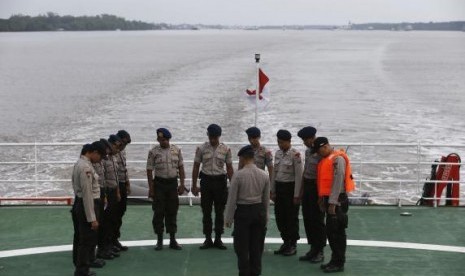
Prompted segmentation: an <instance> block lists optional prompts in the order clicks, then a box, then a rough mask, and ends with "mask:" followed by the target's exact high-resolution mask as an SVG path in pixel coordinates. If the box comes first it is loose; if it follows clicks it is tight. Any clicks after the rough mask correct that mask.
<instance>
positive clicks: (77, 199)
mask: <svg viewBox="0 0 465 276" xmlns="http://www.w3.org/2000/svg"><path fill="white" fill-rule="evenodd" d="M100 202H101V200H100V197H99V198H94V203H100ZM74 203H83V200H82V197H78V196H75V197H74Z"/></svg>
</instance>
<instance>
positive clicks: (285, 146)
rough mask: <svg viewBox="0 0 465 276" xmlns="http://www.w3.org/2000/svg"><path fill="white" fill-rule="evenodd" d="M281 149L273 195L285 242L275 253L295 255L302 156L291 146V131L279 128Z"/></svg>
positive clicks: (275, 164) (275, 169) (277, 157)
mask: <svg viewBox="0 0 465 276" xmlns="http://www.w3.org/2000/svg"><path fill="white" fill-rule="evenodd" d="M276 136H277V138H278V146H279V150H278V151H276V154H275V162H274V170H273V176H272V180H271V199H272V200H273V201H274V203H275V216H276V224H277V225H278V230H279V232H280V233H281V238H282V239H283V244H282V245H281V247H280V248H279V249H278V250H276V251H274V253H275V254H280V255H284V256H291V255H295V254H296V253H297V240H299V239H300V237H299V218H298V216H299V208H300V187H301V183H302V159H301V157H300V153H299V151H297V150H296V149H294V148H292V146H291V137H292V135H291V133H290V132H289V131H287V130H283V129H281V130H279V131H278V133H277V135H276Z"/></svg>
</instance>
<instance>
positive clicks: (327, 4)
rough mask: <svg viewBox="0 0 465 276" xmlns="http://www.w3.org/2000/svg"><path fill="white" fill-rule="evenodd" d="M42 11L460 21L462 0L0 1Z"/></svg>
mask: <svg viewBox="0 0 465 276" xmlns="http://www.w3.org/2000/svg"><path fill="white" fill-rule="evenodd" d="M48 11H51V12H55V13H58V14H60V15H97V14H102V13H106V14H113V15H118V16H122V17H125V18H126V19H131V20H142V21H146V22H155V23H159V22H165V23H175V24H177V23H191V24H196V23H203V24H225V25H291V24H338V25H339V24H347V22H349V21H351V22H353V23H368V22H429V21H434V22H438V21H454V20H465V0H0V18H8V17H10V16H11V15H12V14H25V15H38V14H44V13H46V12H48Z"/></svg>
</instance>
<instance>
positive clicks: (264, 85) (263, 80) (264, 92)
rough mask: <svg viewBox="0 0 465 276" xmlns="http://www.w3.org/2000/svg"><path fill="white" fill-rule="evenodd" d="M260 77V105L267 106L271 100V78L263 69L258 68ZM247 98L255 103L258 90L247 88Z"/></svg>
mask: <svg viewBox="0 0 465 276" xmlns="http://www.w3.org/2000/svg"><path fill="white" fill-rule="evenodd" d="M258 79H259V89H258V90H259V92H258V105H259V106H260V107H265V106H266V105H268V103H269V102H270V89H269V85H268V81H269V80H270V79H269V78H268V77H267V75H265V73H263V71H262V69H258ZM245 92H246V94H247V98H248V99H249V101H250V102H251V103H253V104H255V101H256V94H257V90H256V89H254V90H251V89H247V90H246V91H245Z"/></svg>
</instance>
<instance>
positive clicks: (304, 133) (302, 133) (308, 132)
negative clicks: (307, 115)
mask: <svg viewBox="0 0 465 276" xmlns="http://www.w3.org/2000/svg"><path fill="white" fill-rule="evenodd" d="M315 134H316V128H314V127H311V126H307V127H304V128H302V129H301V130H299V132H297V136H299V137H300V138H302V139H307V138H311V137H313V136H315Z"/></svg>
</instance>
